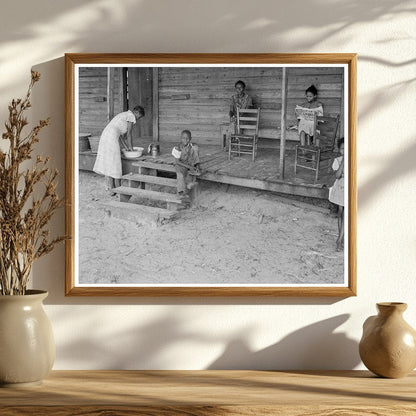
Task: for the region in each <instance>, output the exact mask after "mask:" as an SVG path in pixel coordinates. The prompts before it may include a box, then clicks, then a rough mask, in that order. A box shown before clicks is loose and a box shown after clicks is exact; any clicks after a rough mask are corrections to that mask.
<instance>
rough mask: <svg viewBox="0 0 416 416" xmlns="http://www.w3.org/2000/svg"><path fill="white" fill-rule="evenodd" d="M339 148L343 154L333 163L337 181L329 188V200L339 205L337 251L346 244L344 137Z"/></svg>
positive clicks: (339, 140) (339, 141)
mask: <svg viewBox="0 0 416 416" xmlns="http://www.w3.org/2000/svg"><path fill="white" fill-rule="evenodd" d="M338 150H339V153H340V154H341V156H339V157H336V158H335V159H334V162H333V164H332V170H334V171H335V178H336V179H335V182H334V184H333V185H332V187H331V188H330V189H329V200H330V201H331V202H332V203H334V204H336V205H338V239H337V251H341V250H342V249H343V246H344V138H343V137H341V138H339V139H338Z"/></svg>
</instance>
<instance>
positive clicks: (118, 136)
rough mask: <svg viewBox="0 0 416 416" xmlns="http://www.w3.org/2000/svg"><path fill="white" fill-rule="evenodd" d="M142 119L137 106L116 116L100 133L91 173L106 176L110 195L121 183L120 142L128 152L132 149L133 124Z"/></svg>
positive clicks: (142, 109)
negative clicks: (125, 138) (125, 136)
mask: <svg viewBox="0 0 416 416" xmlns="http://www.w3.org/2000/svg"><path fill="white" fill-rule="evenodd" d="M142 117H144V108H143V107H141V106H139V105H138V106H136V107H134V108H133V110H132V111H131V110H128V111H124V112H123V113H119V114H117V115H116V116H115V117H114V118H113V119H112V120H111V121H110V122H109V123H108V124H107V126H106V127H105V128H104V130H103V132H102V133H101V137H100V143H99V145H98V152H97V158H96V160H95V164H94V168H93V171H94V172H96V173H99V174H100V175H105V176H106V179H107V189H108V190H109V191H110V193H111V189H113V188H116V187H118V186H120V182H121V176H122V171H121V151H120V140H121V142H122V144H123V146H125V147H127V149H128V150H132V149H133V143H132V140H133V137H132V132H133V124H135V123H136V121H137V120H138V119H140V118H142ZM124 135H127V143H126V142H125V141H124V138H123V136H124Z"/></svg>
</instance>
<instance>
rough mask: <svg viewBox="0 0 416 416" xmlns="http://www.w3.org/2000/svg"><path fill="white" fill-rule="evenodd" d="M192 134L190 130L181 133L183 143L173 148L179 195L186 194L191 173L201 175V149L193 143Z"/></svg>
mask: <svg viewBox="0 0 416 416" xmlns="http://www.w3.org/2000/svg"><path fill="white" fill-rule="evenodd" d="M191 140H192V134H191V132H190V131H189V130H183V131H182V133H181V143H180V144H179V145H178V146H175V147H174V148H173V150H172V155H173V157H174V158H175V169H176V177H177V188H178V194H179V195H186V194H187V193H188V188H187V186H186V182H187V179H188V174H189V175H194V176H199V175H200V171H199V149H198V146H196V145H193V144H192V143H191Z"/></svg>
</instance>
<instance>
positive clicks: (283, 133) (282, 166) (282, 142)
mask: <svg viewBox="0 0 416 416" xmlns="http://www.w3.org/2000/svg"><path fill="white" fill-rule="evenodd" d="M286 71H287V68H286V67H283V68H282V111H281V119H280V164H279V173H280V179H284V177H285V150H286V104H287V103H286V101H287V73H286Z"/></svg>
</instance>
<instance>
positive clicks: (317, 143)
mask: <svg viewBox="0 0 416 416" xmlns="http://www.w3.org/2000/svg"><path fill="white" fill-rule="evenodd" d="M314 125H315V128H314V131H315V132H314V135H313V143H312V144H311V145H304V146H302V145H297V146H296V150H295V175H296V173H297V169H298V168H304V169H309V170H313V171H315V180H314V183H316V181H317V180H318V176H319V169H320V168H321V163H322V162H324V161H329V162H330V161H331V159H332V157H333V154H332V153H333V151H334V148H335V138H336V136H337V131H338V126H339V115H337V116H336V117H326V116H316V115H315V120H314Z"/></svg>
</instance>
